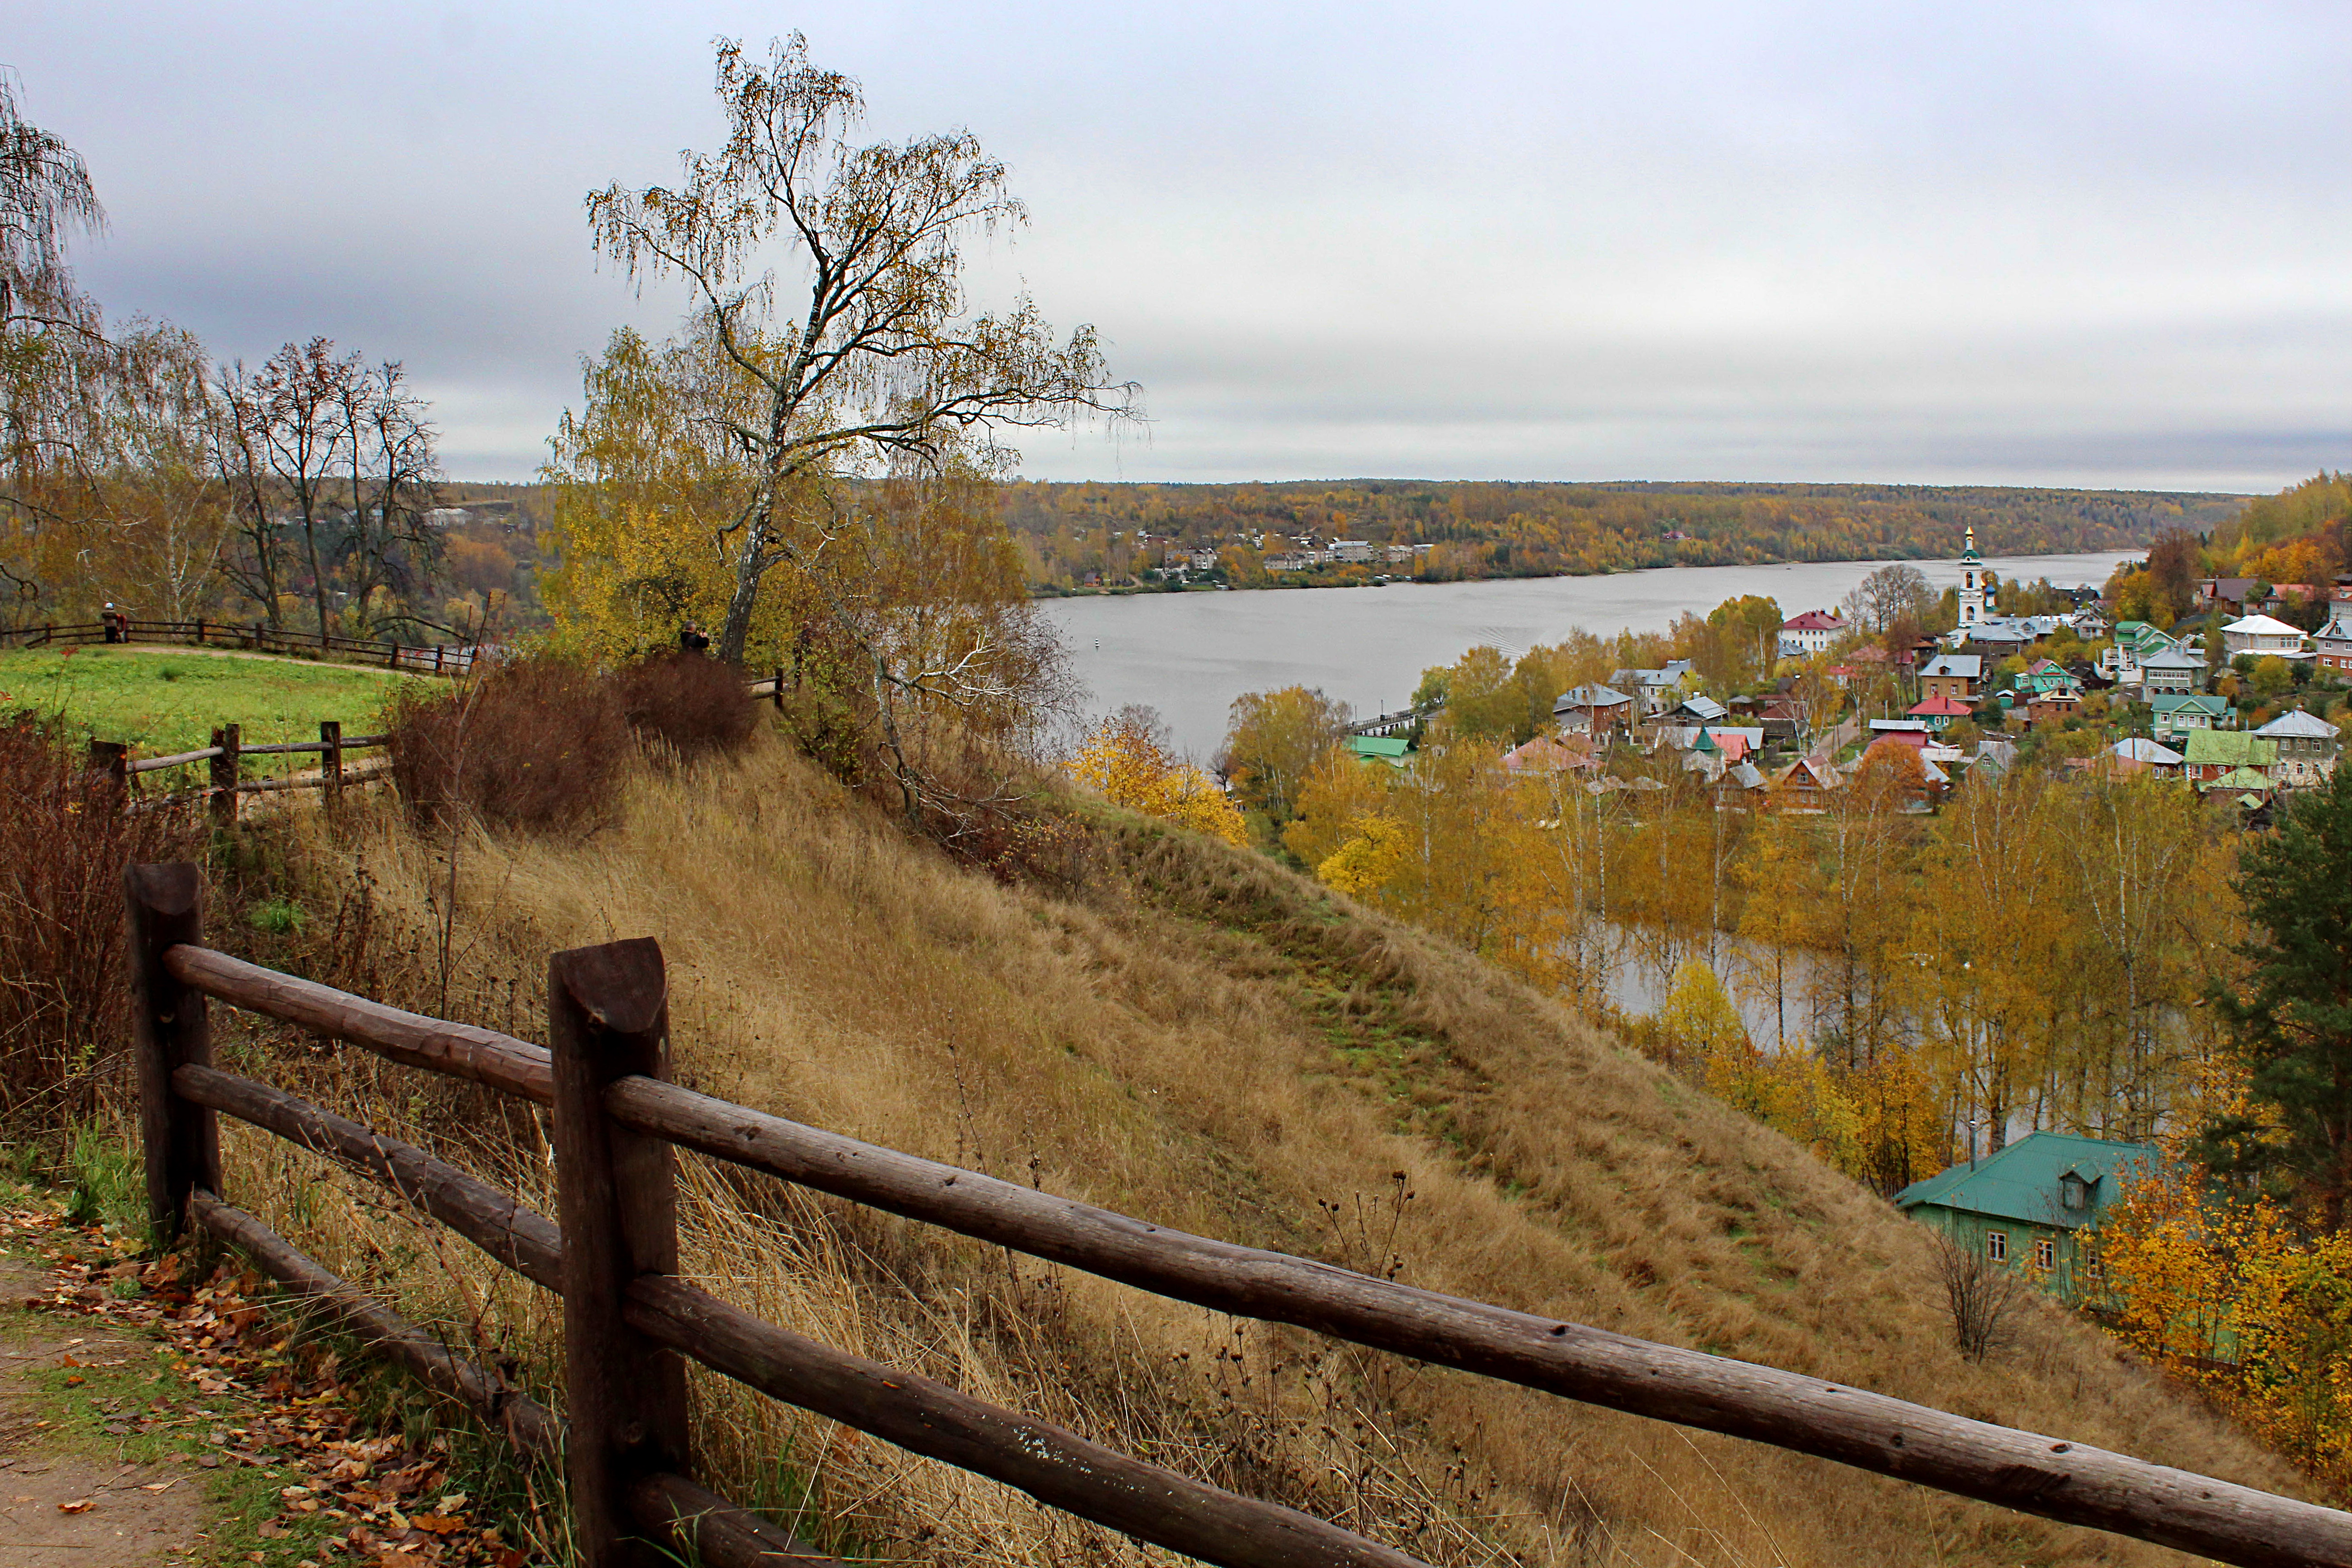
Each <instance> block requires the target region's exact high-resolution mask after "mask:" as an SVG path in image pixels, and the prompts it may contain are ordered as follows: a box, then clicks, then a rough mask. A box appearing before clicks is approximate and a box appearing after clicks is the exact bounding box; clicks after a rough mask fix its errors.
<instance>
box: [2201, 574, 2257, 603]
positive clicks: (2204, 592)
mask: <svg viewBox="0 0 2352 1568" xmlns="http://www.w3.org/2000/svg"><path fill="white" fill-rule="evenodd" d="M2253 591H2254V580H2253V579H2252V577H2205V578H2200V580H2199V581H2198V584H2197V593H2196V595H2195V600H2196V604H2197V606H2198V607H2199V608H2200V609H2206V610H2214V609H2227V610H2231V611H2233V612H2234V611H2242V610H2243V609H2244V608H2245V607H2246V595H2249V594H2252V592H2253Z"/></svg>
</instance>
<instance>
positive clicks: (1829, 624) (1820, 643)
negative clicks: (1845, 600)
mask: <svg viewBox="0 0 2352 1568" xmlns="http://www.w3.org/2000/svg"><path fill="white" fill-rule="evenodd" d="M1843 636H1845V623H1844V622H1843V621H1842V620H1839V619H1838V618H1837V617H1836V616H1833V615H1831V614H1830V613H1829V612H1828V611H1827V610H1807V611H1806V612H1805V613H1804V614H1803V615H1801V616H1790V617H1789V618H1788V619H1787V620H1785V621H1782V622H1781V623H1780V651H1781V652H1782V653H1783V654H1793V655H1796V656H1798V657H1800V658H1809V657H1811V655H1813V654H1817V653H1827V652H1828V651H1829V648H1830V644H1832V643H1833V642H1835V641H1837V640H1838V638H1840V637H1843Z"/></svg>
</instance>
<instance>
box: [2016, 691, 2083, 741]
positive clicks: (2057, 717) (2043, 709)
mask: <svg viewBox="0 0 2352 1568" xmlns="http://www.w3.org/2000/svg"><path fill="white" fill-rule="evenodd" d="M2082 711H2083V694H2082V693H2081V692H2079V691H2075V690H2073V689H2069V688H2066V687H2063V686H2062V687H2059V688H2057V689H2054V690H2051V691H2037V692H2034V693H2033V694H2032V696H2031V697H2029V698H2028V699H2027V700H2026V703H2025V722H2026V724H2027V726H2028V727H2029V728H2031V729H2035V730H2039V729H2041V728H2042V726H2043V725H2045V724H2060V723H2063V722H2064V721H2067V720H2069V719H2072V718H2075V717H2077V716H2078V715H2080V714H2081V712H2082Z"/></svg>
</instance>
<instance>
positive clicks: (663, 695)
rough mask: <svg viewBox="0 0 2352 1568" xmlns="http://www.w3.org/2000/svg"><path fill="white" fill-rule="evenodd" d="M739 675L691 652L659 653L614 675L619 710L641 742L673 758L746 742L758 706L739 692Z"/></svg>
mask: <svg viewBox="0 0 2352 1568" xmlns="http://www.w3.org/2000/svg"><path fill="white" fill-rule="evenodd" d="M744 679H745V678H744V675H743V671H742V670H741V669H740V668H737V667H736V666H734V665H731V664H727V663H723V662H721V661H720V660H719V659H715V658H704V657H703V656H701V655H700V654H693V653H661V654H655V655H653V656H652V657H651V658H642V659H639V660H638V661H637V662H636V663H635V664H631V665H625V666H623V667H622V668H621V669H620V670H619V671H618V672H617V673H616V674H615V675H614V677H613V685H614V691H615V692H616V693H617V694H618V696H619V698H620V703H621V711H622V713H623V714H624V715H625V717H626V718H627V720H628V721H629V727H630V728H631V729H633V730H635V731H636V732H637V736H638V738H639V739H640V740H656V739H658V740H660V741H661V742H664V743H666V744H667V746H668V747H669V748H670V749H671V750H672V751H673V752H676V753H677V756H679V757H681V758H692V757H696V756H700V755H705V754H708V753H710V752H731V751H733V750H735V749H736V748H737V747H739V746H740V745H741V744H742V743H743V742H746V741H748V740H750V739H751V731H752V730H753V729H754V728H755V727H756V726H757V725H758V723H759V721H760V710H759V705H758V704H757V703H754V702H752V701H751V700H748V699H747V698H746V697H745V696H744V694H743V688H744Z"/></svg>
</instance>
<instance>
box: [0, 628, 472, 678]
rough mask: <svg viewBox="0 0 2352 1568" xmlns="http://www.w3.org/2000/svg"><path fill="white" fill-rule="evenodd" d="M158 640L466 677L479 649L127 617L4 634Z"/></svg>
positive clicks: (66, 642) (63, 641)
mask: <svg viewBox="0 0 2352 1568" xmlns="http://www.w3.org/2000/svg"><path fill="white" fill-rule="evenodd" d="M118 640H121V641H127V642H132V643H158V644H163V645H166V646H170V647H188V646H190V645H194V647H226V648H241V649H243V650H245V651H247V652H248V653H276V654H285V655H288V656H290V657H293V658H303V657H306V656H318V655H326V656H329V657H333V656H337V655H340V656H341V658H340V659H338V660H337V662H341V663H346V664H368V665H375V666H380V667H381V668H385V669H397V670H402V671H404V672H406V673H407V674H410V675H463V674H465V673H466V672H467V670H469V669H471V668H473V665H474V649H473V648H472V647H467V646H462V645H459V646H453V645H450V644H446V643H423V644H419V643H404V642H396V641H378V640H376V639H374V638H372V637H338V636H335V635H334V634H332V633H329V634H327V635H325V636H319V635H316V634H311V633H298V632H284V631H278V630H277V629H275V628H273V627H270V626H263V625H261V624H260V623H259V622H252V623H244V622H237V621H213V620H205V619H202V618H198V619H196V620H193V621H152V620H139V619H136V618H133V617H131V616H123V617H121V618H120V619H119V620H118V621H117V623H116V625H115V626H112V627H110V626H108V625H107V624H106V623H105V622H104V621H102V620H100V621H78V622H74V623H71V624H69V625H62V626H22V627H19V628H17V629H16V630H15V631H9V632H0V642H5V643H10V644H13V645H14V646H15V647H20V648H35V647H81V646H84V645H87V644H90V643H107V642H114V641H118Z"/></svg>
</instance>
